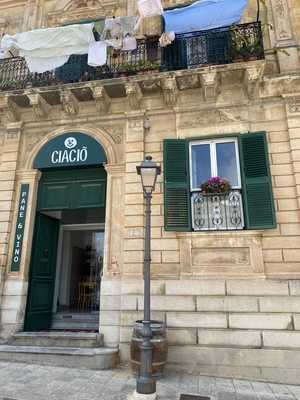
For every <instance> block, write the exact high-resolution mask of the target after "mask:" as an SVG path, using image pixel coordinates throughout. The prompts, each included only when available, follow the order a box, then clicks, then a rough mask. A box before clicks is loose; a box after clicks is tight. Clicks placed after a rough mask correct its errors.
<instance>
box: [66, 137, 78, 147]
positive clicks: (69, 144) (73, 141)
mask: <svg viewBox="0 0 300 400" xmlns="http://www.w3.org/2000/svg"><path fill="white" fill-rule="evenodd" d="M65 146H66V148H67V149H74V147H76V146H77V140H76V139H75V138H74V137H71V136H70V137H68V138H67V139H66V140H65Z"/></svg>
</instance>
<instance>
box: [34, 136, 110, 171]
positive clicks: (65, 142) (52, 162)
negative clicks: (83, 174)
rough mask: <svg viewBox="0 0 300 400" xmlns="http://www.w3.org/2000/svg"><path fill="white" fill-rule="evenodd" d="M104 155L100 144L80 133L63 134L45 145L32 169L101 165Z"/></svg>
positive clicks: (104, 160)
mask: <svg viewBox="0 0 300 400" xmlns="http://www.w3.org/2000/svg"><path fill="white" fill-rule="evenodd" d="M104 163H106V155H105V151H104V150H103V148H102V146H101V145H100V143H98V142H97V141H96V140H95V139H94V138H92V137H91V136H88V135H85V134H83V133H80V132H71V133H65V134H63V135H60V136H58V137H55V138H54V139H52V140H50V141H49V142H48V143H46V144H45V145H44V146H43V147H42V148H41V150H40V151H39V153H38V154H37V156H36V158H35V160H34V163H33V168H36V169H41V170H43V169H49V168H66V167H83V166H90V165H103V164H104Z"/></svg>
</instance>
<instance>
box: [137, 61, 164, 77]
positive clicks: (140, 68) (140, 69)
mask: <svg viewBox="0 0 300 400" xmlns="http://www.w3.org/2000/svg"><path fill="white" fill-rule="evenodd" d="M159 67H160V63H159V61H158V60H157V61H148V60H140V61H138V63H137V64H136V66H135V70H136V72H137V74H143V73H144V72H146V71H151V72H156V71H159Z"/></svg>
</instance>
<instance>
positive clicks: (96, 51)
mask: <svg viewBox="0 0 300 400" xmlns="http://www.w3.org/2000/svg"><path fill="white" fill-rule="evenodd" d="M106 61H107V44H106V43H105V42H102V41H101V42H93V43H91V44H90V47H89V53H88V65H89V66H91V67H100V66H102V65H104V64H106Z"/></svg>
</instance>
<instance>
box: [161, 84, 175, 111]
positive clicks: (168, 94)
mask: <svg viewBox="0 0 300 400" xmlns="http://www.w3.org/2000/svg"><path fill="white" fill-rule="evenodd" d="M161 88H162V92H163V97H164V102H165V104H166V106H168V107H172V106H175V105H176V103H177V97H178V96H177V94H178V87H177V82H176V78H175V77H168V78H164V79H162V80H161Z"/></svg>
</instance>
